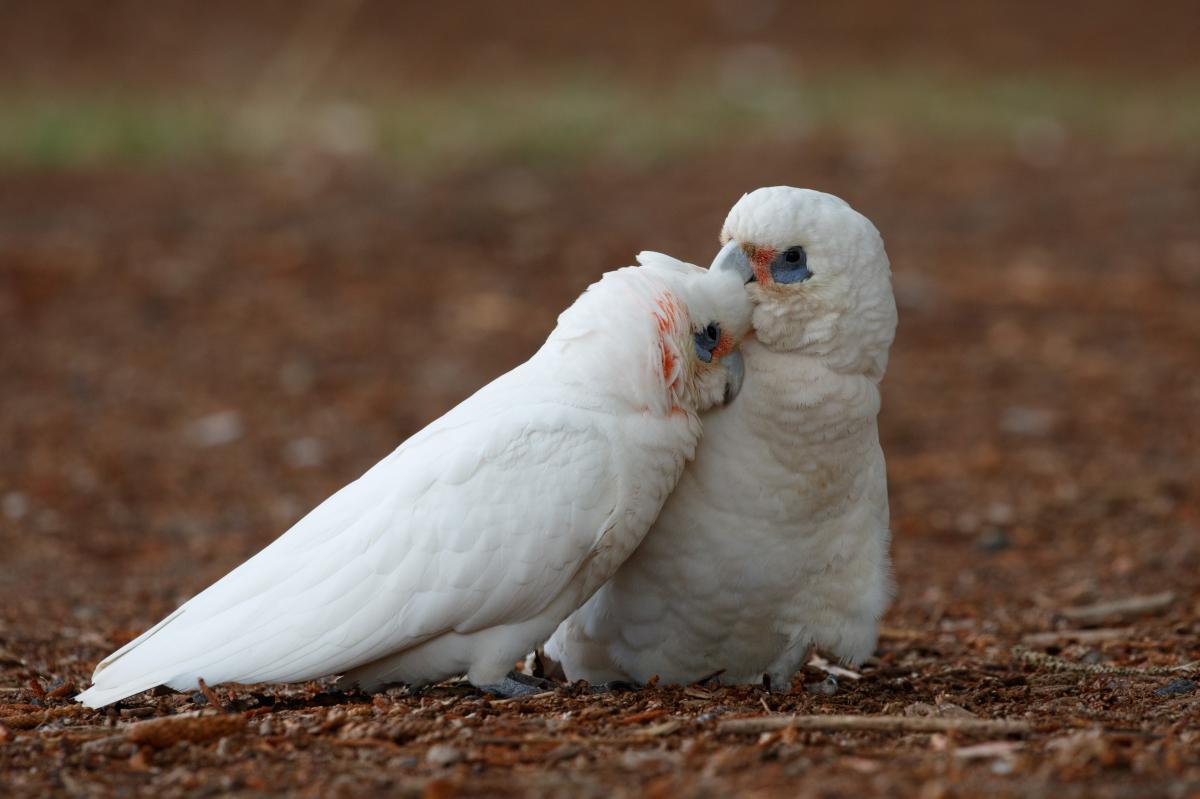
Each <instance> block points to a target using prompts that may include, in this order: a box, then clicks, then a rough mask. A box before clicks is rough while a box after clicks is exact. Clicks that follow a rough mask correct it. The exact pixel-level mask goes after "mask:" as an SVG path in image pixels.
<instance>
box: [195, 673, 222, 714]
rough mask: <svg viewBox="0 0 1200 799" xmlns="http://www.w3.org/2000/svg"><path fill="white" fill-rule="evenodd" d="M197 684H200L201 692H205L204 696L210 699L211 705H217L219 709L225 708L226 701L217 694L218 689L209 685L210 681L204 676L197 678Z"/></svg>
mask: <svg viewBox="0 0 1200 799" xmlns="http://www.w3.org/2000/svg"><path fill="white" fill-rule="evenodd" d="M196 684H197V685H199V686H200V693H202V694H204V698H205V699H207V700H208V703H209V704H210V705H212V706H213V707H215V708H216V709H217V710H223V709H224V708H225V703H224V702H222V701H221V697H219V696H217V692H216V691H214V690H213V689H211V688H209V687H208V683H206V682H205V681H204V678H203V677H201V678H198V679H197V680H196Z"/></svg>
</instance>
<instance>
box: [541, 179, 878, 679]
mask: <svg viewBox="0 0 1200 799" xmlns="http://www.w3.org/2000/svg"><path fill="white" fill-rule="evenodd" d="M721 242H722V244H723V245H724V246H723V249H722V250H721V251H720V253H719V254H718V255H717V258H716V260H715V261H714V262H713V265H712V267H711V270H712V271H717V272H727V271H732V272H737V273H739V274H741V275H742V276H743V277H744V279H745V281H746V289H745V290H746V292H747V293H748V294H749V296H750V299H751V301H752V302H753V304H754V315H753V331H752V332H751V333H750V334H749V336H748V337H747V339H746V341H745V342H744V343H743V345H742V352H743V355H744V356H745V366H746V381H745V386H744V387H743V389H742V392H741V394H739V396H738V398H737V401H736V402H734V403H732V404H730V405H728V406H727V407H724V408H721V409H718V410H715V411H713V412H712V413H710V414H708V415H706V416H705V417H704V439H703V441H702V442H701V444H700V447H699V449H698V451H697V454H696V459H695V460H694V461H693V462H692V463H691V464H689V465H688V467H687V469H686V470H685V472H684V475H683V477H682V478H681V480H680V482H679V485H678V487H677V488H676V489H675V492H674V493H673V494H672V495H671V498H670V500H668V502H667V504H666V506H665V507H664V508H663V511H662V514H661V515H660V516H659V518H658V521H657V522H656V523H655V524H654V527H653V528H652V529H651V531H650V532H649V533H648V534H647V536H646V538H645V540H644V541H643V542H642V544H641V546H640V547H639V548H638V550H637V551H636V552H634V554H633V555H632V556H631V557H630V558H629V559H628V560H626V561H625V563H624V565H622V567H621V568H620V569H619V570H618V571H617V574H616V575H615V576H614V577H613V579H612V580H611V581H609V582H608V583H607V584H605V585H604V586H603V587H602V588H601V589H600V590H599V591H597V592H596V593H595V594H594V595H593V596H592V598H591V599H590V600H589V601H588V602H587V603H586V604H585V605H584V606H583V607H581V608H580V609H579V610H578V611H576V612H575V613H574V614H573V615H572V616H571V617H570V618H569V619H568V620H567V621H565V622H564V623H563V624H562V626H561V627H560V628H559V629H558V630H557V632H556V633H555V635H554V636H553V638H552V639H551V640H550V641H549V642H548V643H547V645H546V647H545V653H546V655H547V656H548V657H549V658H550V659H551V660H552V661H556V662H557V663H558V664H559V665H561V666H562V668H563V670H564V672H565V674H566V676H567V677H568V678H569V679H572V680H575V679H586V680H588V681H589V682H593V683H596V682H610V681H623V682H635V683H641V682H645V681H646V680H648V679H649V678H651V677H652V676H654V675H657V676H658V677H659V679H661V680H662V681H664V682H670V683H689V682H694V681H697V680H702V679H705V678H709V677H712V676H714V675H716V676H718V677H719V679H720V680H721V681H722V682H725V683H731V684H738V683H762V682H765V683H767V684H768V685H769V686H774V687H775V688H776V689H784V690H786V689H787V687H788V686H789V685H790V683H791V678H792V676H793V674H794V673H795V672H796V671H797V670H798V669H799V668H801V667H802V666H803V665H804V664H805V663H806V661H807V658H808V656H809V652H810V650H811V649H812V647H813V646H817V647H820V648H822V649H823V650H826V651H828V652H831V653H832V654H834V655H836V656H837V657H838V658H840V659H841V660H843V661H846V662H849V663H858V662H859V661H861V660H862V659H864V658H866V657H867V656H869V655H870V654H871V652H872V651H873V650H874V648H875V644H876V639H877V634H878V633H877V630H878V621H879V617H880V615H881V614H882V612H883V610H884V609H885V607H886V605H887V603H888V602H889V600H890V598H891V595H892V591H893V589H892V579H891V573H890V562H889V556H888V544H889V532H888V497H887V476H886V472H885V469H884V460H883V451H882V450H881V449H880V446H879V434H878V430H877V427H876V416H877V414H878V413H879V405H880V395H879V382H880V380H881V378H882V377H883V374H884V370H885V368H886V366H887V360H888V349H889V348H890V346H891V343H892V338H893V336H894V334H895V328H896V304H895V300H894V298H893V294H892V286H891V272H890V269H889V265H888V259H887V255H886V253H885V252H884V248H883V241H882V240H881V239H880V236H879V233H878V232H877V231H876V230H875V227H874V226H873V225H872V224H871V223H870V221H868V220H867V219H866V217H864V216H862V215H861V214H859V213H858V212H856V211H855V210H854V209H853V208H851V207H850V206H849V205H847V204H846V203H845V202H843V201H842V200H840V199H838V198H837V197H834V196H831V195H829V194H823V193H821V192H817V191H809V190H805V189H796V188H791V187H786V186H777V187H774V188H764V189H759V190H757V191H754V192H752V193H750V194H747V195H745V196H743V197H742V198H741V200H739V201H738V203H737V204H736V205H734V207H733V209H732V210H731V211H730V212H729V216H728V218H727V219H726V220H725V225H724V228H723V230H722V231H721Z"/></svg>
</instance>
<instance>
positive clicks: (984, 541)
mask: <svg viewBox="0 0 1200 799" xmlns="http://www.w3.org/2000/svg"><path fill="white" fill-rule="evenodd" d="M975 546H977V547H978V548H979V549H981V550H982V551H984V552H1002V551H1004V550H1006V549H1008V548H1009V547H1011V546H1012V539H1011V538H1009V537H1008V533H1006V532H1004V530H1002V529H1000V528H999V527H990V528H988V529H986V530H985V531H984V532H983V534H981V535H980V536H979V538H978V539H976V541H975Z"/></svg>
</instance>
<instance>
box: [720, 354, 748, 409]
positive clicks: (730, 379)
mask: <svg viewBox="0 0 1200 799" xmlns="http://www.w3.org/2000/svg"><path fill="white" fill-rule="evenodd" d="M721 365H722V366H724V367H725V398H724V400H722V402H721V404H722V405H728V404H729V403H731V402H733V398H734V397H736V396H737V395H738V392H739V391H741V390H742V381H743V380H745V379H746V363H745V361H743V360H742V351H741V350H733V351H731V352H727V353H725V354H724V355H722V356H721Z"/></svg>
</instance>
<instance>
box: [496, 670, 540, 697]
mask: <svg viewBox="0 0 1200 799" xmlns="http://www.w3.org/2000/svg"><path fill="white" fill-rule="evenodd" d="M557 687H558V686H557V685H556V684H555V683H554V682H552V681H551V680H546V679H543V678H541V677H530V676H529V675H528V674H521V673H519V672H515V671H510V672H509V673H508V674H507V675H506V676H505V677H504V679H503V680H501V681H500V682H498V683H492V684H491V685H480V686H478V688H479V690H481V691H483V692H484V693H489V694H492V695H493V696H499V697H502V698H504V699H512V698H514V697H518V696H534V695H535V694H544V693H546V692H547V691H553V690H554V689H555V688H557Z"/></svg>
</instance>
